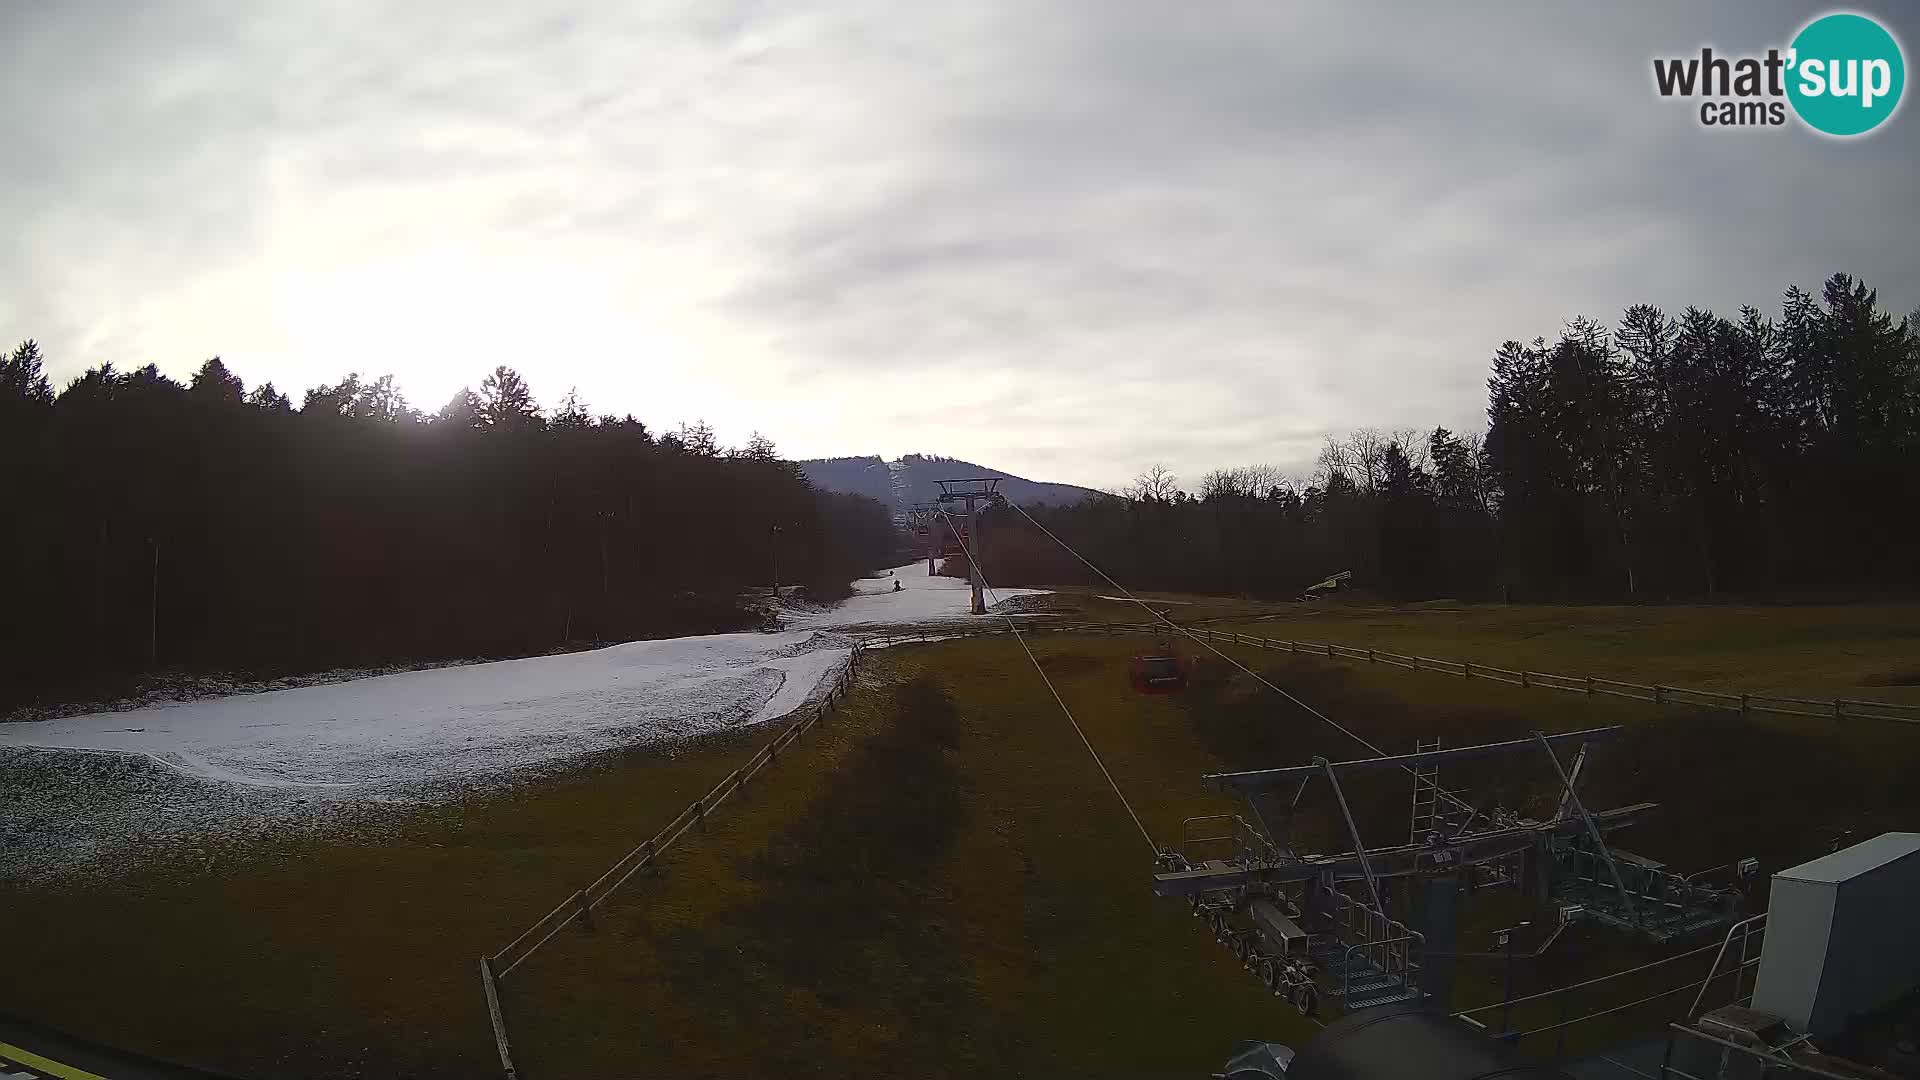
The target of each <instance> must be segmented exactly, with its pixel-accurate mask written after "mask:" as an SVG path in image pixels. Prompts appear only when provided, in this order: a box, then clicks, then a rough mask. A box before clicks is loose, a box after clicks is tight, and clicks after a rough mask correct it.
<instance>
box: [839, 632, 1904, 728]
mask: <svg viewBox="0 0 1920 1080" xmlns="http://www.w3.org/2000/svg"><path fill="white" fill-rule="evenodd" d="M1025 630H1026V631H1027V632H1028V633H1055V634H1142V635H1146V636H1148V637H1160V638H1169V639H1170V638H1173V637H1175V636H1176V632H1175V631H1173V630H1170V629H1169V628H1167V627H1165V626H1162V625H1159V624H1156V623H1049V622H1046V621H1043V620H1036V621H1034V622H1033V623H1032V624H1031V625H1029V626H1027V627H1025ZM1008 632H1009V631H1008V630H1006V629H1005V628H1002V627H994V628H984V627H983V628H980V629H965V630H956V631H952V632H949V633H928V634H913V635H902V636H898V637H881V638H877V639H875V640H874V641H873V642H872V643H871V644H874V645H880V646H885V645H907V644H920V643H931V642H937V641H951V640H955V639H958V638H970V637H986V636H991V635H995V634H1005V633H1008ZM1177 633H1178V634H1180V635H1190V636H1192V637H1195V638H1198V639H1200V640H1202V641H1211V642H1215V643H1219V644H1227V645H1239V646H1243V647H1246V648H1252V649H1263V650H1267V651H1271V652H1286V653H1304V654H1306V655H1310V656H1322V657H1326V658H1327V659H1330V660H1357V661H1362V662H1365V663H1371V664H1386V665H1388V666H1390V667H1397V668H1404V669H1406V670H1408V671H1434V672H1439V673H1440V674H1443V675H1458V676H1460V677H1462V678H1467V679H1489V680H1491V681H1493V682H1498V683H1505V684H1507V685H1508V686H1522V687H1527V688H1529V689H1535V688H1537V689H1543V690H1560V691H1564V692H1566V693H1572V694H1585V695H1587V696H1588V697H1595V696H1605V697H1618V698H1627V699H1630V700H1633V701H1650V702H1653V703H1654V704H1656V705H1687V706H1693V707H1696V708H1708V709H1724V710H1726V711H1728V712H1737V713H1741V714H1743V715H1744V714H1751V713H1772V714H1775V715H1779V716H1811V717H1817V718H1820V719H1832V720H1889V721H1893V722H1895V723H1902V724H1920V705H1909V704H1904V703H1901V702H1894V701H1863V700H1860V699H1858V698H1802V697H1784V696H1781V695H1777V694H1755V693H1745V694H1733V693H1725V692H1722V691H1718V690H1693V689H1689V688H1687V687H1684V686H1667V685H1664V684H1661V683H1635V682H1622V681H1620V680H1618V679H1603V678H1600V677H1599V676H1596V675H1559V674H1555V673H1553V672H1547V671H1518V670H1513V669H1510V668H1503V667H1494V666H1493V665H1491V664H1479V663H1474V662H1471V661H1465V660H1441V659H1438V658H1435V657H1431V656H1413V655H1408V654H1402V653H1393V652H1385V651H1383V650H1380V649H1362V648H1355V647H1353V646H1351V645H1338V644H1334V643H1332V642H1325V641H1289V640H1285V639H1280V638H1267V637H1257V636H1255V635H1253V634H1242V633H1232V632H1228V631H1221V630H1209V629H1206V628H1204V627H1181V628H1180V630H1179V631H1178V632H1177Z"/></svg>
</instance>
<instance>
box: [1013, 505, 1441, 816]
mask: <svg viewBox="0 0 1920 1080" xmlns="http://www.w3.org/2000/svg"><path fill="white" fill-rule="evenodd" d="M1007 505H1008V506H1011V507H1013V508H1014V509H1015V510H1016V511H1019V514H1020V516H1021V517H1023V518H1026V519H1027V521H1028V522H1030V523H1032V525H1033V527H1034V528H1036V529H1039V530H1040V531H1041V532H1043V533H1045V534H1046V535H1047V539H1049V540H1052V541H1053V542H1054V543H1056V544H1059V545H1060V547H1061V548H1062V549H1064V550H1065V551H1066V553H1067V554H1069V555H1071V556H1073V557H1074V558H1076V559H1078V560H1080V562H1081V565H1083V566H1085V567H1086V568H1087V569H1089V570H1091V571H1093V572H1094V573H1096V574H1098V575H1100V579H1101V580H1102V581H1105V582H1106V583H1107V585H1108V587H1110V588H1113V589H1116V590H1118V591H1119V592H1120V594H1121V595H1123V596H1125V597H1126V598H1127V599H1128V600H1131V601H1133V602H1134V603H1136V604H1139V605H1140V607H1141V608H1142V609H1144V610H1145V611H1146V612H1147V614H1149V615H1152V616H1153V617H1154V618H1156V619H1158V620H1160V621H1161V622H1163V623H1165V624H1167V626H1168V627H1170V628H1172V629H1173V630H1176V631H1178V632H1179V633H1181V634H1184V635H1185V636H1186V637H1187V638H1189V639H1191V640H1192V641H1193V642H1195V643H1196V644H1198V645H1201V646H1203V647H1205V648H1206V650H1207V651H1208V652H1210V653H1212V654H1213V655H1215V656H1217V657H1219V658H1220V659H1222V660H1225V661H1226V662H1227V663H1229V664H1232V665H1233V666H1234V667H1237V668H1239V669H1240V670H1241V671H1243V672H1245V673H1246V674H1247V676H1248V677H1250V678H1252V679H1253V681H1255V682H1257V683H1259V684H1260V685H1261V686H1264V687H1266V688H1267V689H1269V690H1271V691H1273V692H1274V693H1276V694H1279V695H1280V696H1281V697H1283V698H1286V699H1287V700H1288V701H1291V702H1293V703H1294V704H1295V705H1298V706H1299V707H1300V708H1302V709H1305V710H1306V711H1307V713H1308V714H1310V715H1311V716H1313V717H1314V718H1315V719H1317V720H1319V721H1320V722H1321V723H1323V724H1326V725H1327V726H1328V727H1331V728H1332V729H1334V730H1335V731H1338V732H1339V733H1341V734H1342V735H1345V736H1346V737H1347V738H1349V739H1352V740H1353V741H1354V742H1357V743H1359V744H1360V745H1361V746H1364V747H1366V748H1367V749H1368V750H1371V751H1373V754H1374V756H1375V757H1391V756H1392V755H1390V754H1388V753H1387V752H1386V751H1385V750H1382V749H1380V748H1379V747H1377V746H1375V745H1373V744H1372V743H1370V742H1368V741H1367V740H1365V739H1363V738H1361V737H1360V736H1359V735H1358V734H1356V733H1355V732H1354V731H1353V730H1352V729H1350V728H1347V727H1345V726H1343V725H1341V724H1340V723H1338V722H1337V721H1335V720H1334V719H1333V718H1332V717H1330V716H1328V715H1327V714H1326V713H1323V712H1321V711H1320V710H1319V709H1316V708H1314V707H1313V706H1311V705H1309V704H1307V703H1306V702H1304V701H1301V700H1300V699H1299V698H1297V697H1294V696H1293V695H1292V694H1289V693H1287V692H1286V691H1285V690H1282V689H1280V688H1279V687H1278V686H1275V685H1274V684H1272V683H1271V682H1268V681H1267V680H1266V679H1264V678H1262V677H1261V676H1260V674H1259V673H1258V672H1256V671H1254V670H1253V669H1252V668H1250V667H1248V666H1247V665H1245V664H1243V663H1241V662H1240V661H1238V660H1236V659H1234V658H1233V657H1231V656H1228V655H1227V654H1226V653H1223V652H1221V651H1220V650H1219V649H1217V648H1215V647H1214V646H1213V643H1212V642H1210V641H1207V640H1206V639H1205V638H1202V637H1200V636H1198V635H1196V634H1194V633H1193V632H1192V631H1190V630H1188V629H1187V628H1186V627H1184V626H1181V625H1180V624H1179V623H1177V622H1174V621H1173V620H1172V619H1169V618H1167V617H1166V616H1165V615H1163V614H1161V613H1160V612H1159V611H1157V610H1155V609H1154V607H1153V606H1152V605H1151V604H1149V603H1147V602H1146V601H1145V600H1142V599H1140V598H1139V597H1137V596H1135V595H1133V593H1132V592H1130V591H1128V589H1127V587H1126V586H1125V585H1122V584H1120V583H1119V582H1117V581H1115V580H1113V578H1112V577H1111V576H1110V575H1108V573H1107V572H1106V571H1105V570H1102V569H1100V568H1099V567H1098V566H1095V565H1094V564H1093V563H1092V562H1091V561H1090V560H1088V558H1087V557H1086V556H1085V555H1082V554H1080V553H1079V552H1078V551H1075V550H1074V549H1073V545H1071V544H1069V543H1067V542H1066V541H1065V540H1062V539H1060V538H1059V537H1058V536H1055V535H1054V534H1053V530H1052V529H1049V528H1047V527H1046V526H1045V525H1042V524H1040V522H1038V521H1036V520H1034V517H1033V515H1032V514H1029V513H1027V511H1026V509H1025V508H1024V507H1022V506H1021V505H1020V504H1019V503H1017V502H1014V501H1012V500H1011V499H1009V500H1007ZM981 580H982V581H984V580H986V579H985V578H984V577H983V578H982V579H981ZM1400 771H1402V772H1404V773H1406V774H1407V775H1409V776H1412V775H1414V772H1413V770H1412V769H1411V768H1408V767H1407V766H1405V765H1402V766H1401V767H1400ZM1439 795H1440V797H1441V798H1443V799H1446V800H1447V801H1448V802H1451V803H1453V804H1454V805H1456V806H1458V807H1460V808H1462V809H1464V810H1467V811H1473V806H1472V804H1470V803H1468V802H1466V801H1465V800H1463V799H1461V798H1459V797H1457V796H1455V795H1453V794H1451V793H1449V792H1446V791H1440V792H1439Z"/></svg>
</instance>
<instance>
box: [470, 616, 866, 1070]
mask: <svg viewBox="0 0 1920 1080" xmlns="http://www.w3.org/2000/svg"><path fill="white" fill-rule="evenodd" d="M865 647H866V646H865V645H855V646H854V647H853V651H852V652H851V653H849V654H848V656H847V666H846V667H844V668H842V669H841V671H840V674H839V675H837V676H836V677H835V678H834V681H833V686H832V687H831V688H829V689H828V690H827V693H826V694H825V696H823V697H822V698H821V699H820V700H819V701H816V702H813V703H811V704H807V705H802V706H801V707H800V708H798V709H795V710H794V711H793V712H791V713H789V714H788V715H789V716H791V717H792V718H793V722H792V723H790V724H788V725H787V727H786V728H785V729H783V730H782V731H781V732H780V734H778V735H776V736H774V737H773V739H772V740H771V741H769V742H768V743H767V744H766V745H765V746H762V747H761V748H760V749H759V750H758V751H757V752H755V753H754V755H753V756H752V757H751V758H748V759H747V761H746V764H744V765H742V766H740V767H739V768H737V769H735V770H733V771H732V772H731V773H728V774H727V776H726V778H725V779H723V780H721V781H720V782H719V783H718V784H716V785H714V788H713V790H711V791H709V792H707V793H706V794H705V795H702V796H700V797H699V798H698V799H695V800H694V801H693V802H692V803H691V804H690V805H689V806H688V807H687V808H686V809H685V810H682V811H680V813H679V815H678V816H677V817H675V818H674V819H673V820H672V821H669V822H668V823H667V825H666V827H665V828H663V829H661V830H660V831H659V832H658V833H656V834H654V835H653V836H652V837H649V838H648V839H646V840H644V841H642V842H641V843H640V845H639V846H638V847H636V848H634V849H633V850H632V851H629V852H627V853H626V854H625V855H623V856H621V858H620V860H619V861H618V862H616V863H614V864H613V865H612V866H610V867H608V868H607V870H606V872H605V873H603V874H601V875H600V876H599V877H597V878H595V879H594V880H593V882H592V884H589V885H588V886H586V887H585V888H583V889H579V890H576V891H575V892H574V893H573V894H572V895H570V896H568V897H567V898H566V899H565V900H562V901H561V902H560V906H558V907H556V908H554V909H553V910H552V911H549V912H547V913H546V914H545V915H544V916H542V917H541V918H540V919H539V920H538V921H537V922H535V923H534V924H533V925H532V926H529V927H527V928H526V930H524V931H522V932H521V934H520V936H519V937H516V938H514V939H513V940H512V941H510V942H508V943H507V944H506V946H505V947H503V948H501V949H500V950H499V951H497V952H495V953H493V954H492V955H490V956H483V957H481V958H480V984H481V989H482V990H483V991H484V992H485V994H486V998H487V1016H488V1019H489V1020H490V1021H491V1022H492V1024H493V1041H494V1046H495V1048H496V1049H497V1050H498V1051H499V1052H500V1067H501V1069H502V1070H503V1071H504V1072H505V1074H506V1076H507V1078H508V1080H516V1078H517V1076H518V1073H517V1072H516V1071H515V1068H514V1064H513V1054H512V1051H511V1050H510V1048H509V1046H508V1043H507V1025H506V1017H505V1014H504V1013H503V1012H502V1009H501V1005H500V982H501V980H503V979H505V978H506V977H507V975H508V974H510V973H511V972H512V971H513V969H514V968H516V967H518V966H520V964H521V962H522V961H524V960H526V959H527V957H529V956H532V955H533V954H534V953H535V952H536V951H538V950H539V948H540V946H542V945H545V944H546V943H547V942H549V941H551V940H553V937H554V935H555V934H558V933H559V932H560V931H561V930H563V929H565V928H566V927H567V926H569V925H571V924H572V923H573V922H574V921H576V920H578V921H580V922H581V923H582V924H584V925H587V926H591V925H592V920H593V909H594V908H595V907H597V906H598V905H600V904H601V903H603V902H605V900H606V899H607V898H608V897H610V896H612V895H613V893H614V891H615V890H617V889H618V888H620V886H622V885H624V884H626V883H627V880H628V879H629V878H631V877H633V875H635V874H637V873H639V872H640V871H641V870H644V869H645V868H646V867H647V866H648V865H650V864H651V863H653V861H654V860H655V859H658V858H659V857H660V856H661V855H663V854H665V853H666V852H667V851H668V850H670V849H671V848H672V847H673V846H674V844H676V843H678V842H679V840H680V838H681V837H683V836H685V835H686V834H687V832H688V831H689V830H691V829H693V828H695V827H696V826H699V825H701V824H703V823H704V822H705V821H706V818H707V815H709V814H711V813H713V811H714V810H715V809H717V808H718V807H719V806H720V805H721V804H722V803H724V802H726V801H727V799H728V798H730V797H731V796H733V795H734V794H735V793H736V792H739V791H741V790H742V789H744V788H745V787H746V786H747V783H748V781H750V780H752V779H753V778H754V776H756V775H757V774H759V773H760V772H761V771H762V770H763V769H766V768H768V767H769V766H771V765H773V764H774V763H775V762H777V761H779V760H780V754H781V751H783V750H786V749H787V748H789V747H791V746H792V745H793V744H794V743H795V742H796V741H798V740H799V738H800V736H801V735H803V734H805V733H806V731H807V730H808V729H809V728H811V727H813V726H814V725H816V724H818V723H820V722H821V721H823V720H825V719H826V717H827V716H828V715H829V714H831V713H832V712H833V710H834V708H835V706H837V705H838V704H839V702H840V699H841V698H842V697H845V696H846V693H847V691H848V690H849V689H850V688H851V687H852V686H853V677H854V671H855V669H856V668H857V667H858V666H859V663H860V653H861V651H862V650H863V649H864V648H865Z"/></svg>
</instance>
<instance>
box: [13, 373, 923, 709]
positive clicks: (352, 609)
mask: <svg viewBox="0 0 1920 1080" xmlns="http://www.w3.org/2000/svg"><path fill="white" fill-rule="evenodd" d="M0 462H4V463H5V472H4V481H3V482H4V484H5V489H4V491H0V505H4V506H5V507H6V519H7V526H6V528H5V529H4V530H0V594H3V595H4V596H5V597H6V603H5V604H4V613H3V614H0V653H3V654H4V655H5V656H6V657H7V660H8V662H7V663H6V665H5V666H4V673H0V705H4V704H7V703H9V702H16V701H19V700H23V699H27V698H31V697H33V696H35V695H36V694H41V693H49V692H60V691H61V690H62V689H63V688H70V687H74V686H80V685H86V686H89V687H92V686H96V685H102V684H110V683H111V682H112V680H113V678H114V677H115V676H119V675H124V674H126V673H130V672H137V671H142V670H150V669H152V668H190V669H197V670H217V671H237V672H248V673H257V674H272V673H280V672H294V671H310V670H316V669H323V668H328V667H334V666H348V665H368V664H385V663H404V662H422V661H428V660H433V659H440V658H454V657H470V656H506V655H526V654H529V653H538V652H543V651H548V650H551V649H554V648H561V647H566V646H567V645H568V643H587V642H593V641H609V640H619V639H628V638H635V637H647V636H658V635H662V634H676V633H699V632H709V631H718V630H728V629H739V628H742V627H746V626H750V625H752V624H753V620H754V616H753V615H752V614H751V613H750V612H748V611H746V610H745V609H744V608H743V607H742V606H741V605H740V603H739V602H738V599H737V598H738V596H739V594H740V591H741V590H742V589H743V588H747V587H764V586H765V585H766V584H767V583H768V581H769V579H770V577H771V576H772V574H773V572H774V567H773V558H774V550H773V544H774V543H775V542H776V537H775V535H774V534H773V532H772V529H773V527H774V526H778V527H779V530H780V531H779V533H778V536H777V543H778V558H779V567H780V571H779V572H780V576H781V579H782V581H783V582H785V583H789V584H792V583H799V584H804V585H808V586H811V587H814V588H816V589H821V590H824V591H826V592H828V593H831V592H832V591H834V590H844V589H845V583H846V581H847V580H848V579H850V578H852V577H854V576H856V575H857V574H859V573H862V572H865V571H867V570H869V569H872V568H874V567H877V566H880V565H884V564H885V562H886V560H887V558H888V556H889V555H890V554H891V550H892V532H891V528H892V527H891V524H890V522H889V521H888V519H887V513H886V510H885V509H884V508H882V507H881V506H880V505H879V504H877V503H875V502H873V501H872V500H870V499H863V498H859V497H856V496H848V495H834V494H828V493H823V492H816V491H815V490H813V489H812V488H811V487H809V486H808V484H807V482H806V480H805V479H804V477H802V476H801V474H800V472H799V470H798V469H797V468H796V467H795V466H794V465H793V464H792V463H791V462H788V461H784V460H782V459H780V458H779V457H778V456H777V454H776V453H775V451H774V448H773V446H772V444H771V443H770V442H768V441H766V440H765V439H762V438H759V437H756V438H755V439H754V440H753V441H752V442H750V443H749V444H748V445H747V446H745V447H743V448H740V449H738V450H731V451H729V450H723V449H722V448H720V447H719V446H717V445H716V444H715V441H714V436H713V432H712V431H711V429H709V428H707V427H706V426H705V425H702V424H696V425H691V426H683V427H682V428H681V429H680V430H679V431H677V432H674V433H670V434H665V435H660V436H656V435H655V434H654V433H653V432H651V431H649V430H648V429H647V427H646V426H645V425H644V424H642V423H641V422H640V421H638V420H636V419H634V418H633V417H632V416H626V417H620V418H616V417H613V416H599V417H596V416H593V415H591V414H589V413H588V412H587V410H586V409H585V407H584V406H583V405H582V404H581V403H580V402H579V401H578V400H577V398H576V397H575V396H574V395H572V394H569V395H568V396H567V398H566V399H565V400H564V401H562V402H561V404H560V405H559V406H558V407H557V408H555V409H553V410H552V411H551V412H543V411H542V410H541V409H540V408H539V407H538V406H537V405H536V404H535V402H534V399H533V396H532V393H531V392H530V391H529V389H528V387H527V384H526V381H525V380H524V379H523V378H522V377H521V376H520V375H519V374H518V373H516V372H515V371H513V370H511V369H509V368H504V367H502V368H499V369H497V370H495V371H494V372H493V373H491V374H490V375H488V376H487V377H486V379H485V381H484V382H482V384H481V386H480V389H479V391H478V392H477V393H476V392H469V391H464V390H463V391H461V392H460V393H459V394H457V395H455V397H454V398H453V400H452V401H450V402H449V403H448V404H447V405H446V407H445V408H443V409H441V410H440V411H439V412H438V413H437V414H434V415H423V414H422V413H420V412H418V411H417V410H415V409H413V408H412V407H410V406H409V405H408V404H407V403H406V401H405V400H404V399H403V398H402V397H401V395H400V393H399V392H398V390H397V389H396V387H395V385H394V382H393V380H392V379H391V378H390V377H383V378H379V379H375V380H372V381H362V380H361V379H360V378H359V377H358V376H356V375H349V376H347V377H346V378H345V379H343V380H342V381H341V382H339V383H338V384H336V385H331V386H320V387H315V388H313V389H311V390H309V391H307V392H306V393H305V395H304V397H303V398H302V399H301V401H300V402H299V404H298V407H297V408H296V407H295V405H294V403H293V402H292V401H291V400H290V399H289V398H288V397H287V396H286V395H285V394H282V393H280V392H279V391H278V390H276V388H275V387H274V386H272V384H266V385H262V386H259V387H256V388H254V389H253V390H251V391H248V390H247V388H246V387H245V386H243V385H242V383H241V381H240V379H239V378H237V377H236V376H235V375H234V374H233V373H232V372H230V371H228V370H227V368H226V366H225V365H224V364H223V363H222V362H221V361H220V360H218V359H214V360H209V361H207V362H206V363H205V364H204V365H203V366H202V367H201V368H200V369H199V371H198V372H197V373H196V374H195V375H194V376H193V378H192V379H191V380H190V381H189V382H187V383H186V384H184V385H183V384H181V383H178V382H176V381H174V380H172V379H170V378H168V377H166V376H165V375H163V374H161V373H160V372H159V371H158V370H157V369H156V368H155V367H153V366H151V365H149V366H147V367H143V368H139V369H136V370H133V371H126V372H122V371H119V370H116V369H115V368H114V367H113V366H112V365H110V364H105V365H101V366H100V367H97V368H94V369H91V370H89V371H87V372H86V373H85V374H84V375H82V376H80V377H79V378H76V379H74V380H73V381H72V382H71V383H69V384H68V385H67V386H66V387H64V388H63V389H60V390H59V391H58V392H56V391H55V390H54V388H53V387H52V385H51V384H50V383H49V380H48V379H47V377H46V375H45V373H44V361H43V358H42V357H41V356H40V351H39V348H38V346H37V345H35V344H34V343H33V342H32V341H27V342H25V343H22V344H21V345H20V346H19V347H17V348H16V349H14V350H13V351H12V352H11V353H10V354H0Z"/></svg>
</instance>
